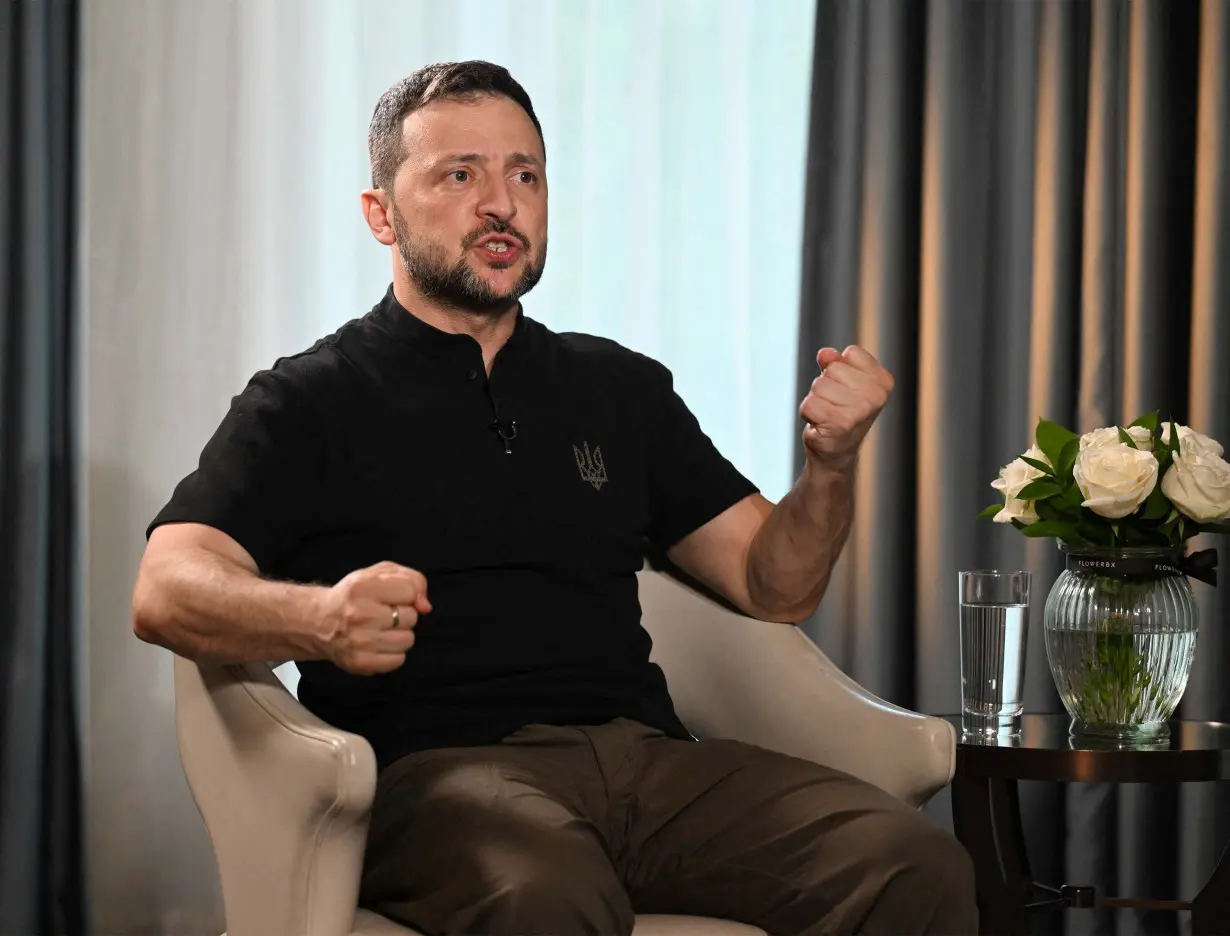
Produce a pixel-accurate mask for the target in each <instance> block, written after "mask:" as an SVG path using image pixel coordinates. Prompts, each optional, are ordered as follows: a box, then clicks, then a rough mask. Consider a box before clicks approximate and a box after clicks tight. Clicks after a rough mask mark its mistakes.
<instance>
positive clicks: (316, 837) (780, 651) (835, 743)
mask: <svg viewBox="0 0 1230 936" xmlns="http://www.w3.org/2000/svg"><path fill="white" fill-rule="evenodd" d="M639 588H640V599H641V605H642V611H643V619H644V623H645V627H646V628H647V629H648V630H649V632H650V634H651V636H652V637H653V643H654V648H653V660H654V661H655V662H657V663H658V664H659V665H660V666H661V667H662V668H663V670H664V671H665V673H666V678H667V683H668V685H669V686H670V691H671V696H672V698H673V699H674V702H675V705H676V709H677V711H678V713H679V716H680V717H681V718H682V720H683V722H684V724H686V725H687V726H688V727H689V728H690V729H691V730H692V732H693V733H694V734H695V735H696V736H697V737H699V738H706V737H726V738H734V739H738V740H742V741H747V742H750V743H754V744H758V745H760V746H761V747H765V748H770V749H774V750H777V751H781V752H783V753H786V754H790V755H793V756H796V757H803V758H809V759H812V760H815V761H818V762H821V763H824V764H827V765H829V766H832V767H836V768H838V769H840V770H844V771H846V772H848V773H851V774H853V775H855V776H857V777H860V778H862V779H864V780H867V781H869V782H871V783H874V784H876V785H877V786H879V787H881V788H883V789H884V790H887V791H888V792H889V793H892V794H893V795H894V796H897V797H898V798H900V799H901V800H903V801H905V802H907V803H909V804H911V805H913V806H915V807H920V806H922V805H923V804H924V803H925V802H926V801H927V800H928V799H930V797H931V796H933V795H934V794H935V793H936V792H937V791H938V790H940V789H941V788H942V787H943V786H944V785H945V784H947V783H948V781H949V780H950V779H951V778H952V774H953V769H954V763H955V752H956V739H955V732H954V730H953V728H952V726H951V725H949V724H948V723H947V722H945V721H943V720H941V719H937V718H931V717H928V716H924V715H919V714H917V713H914V712H910V711H907V710H905V709H902V708H898V707H896V706H894V705H891V704H889V703H887V702H884V701H882V700H880V699H877V698H876V697H874V696H872V695H871V694H870V693H868V692H867V691H866V690H865V689H863V688H862V687H861V686H859V685H858V684H857V683H856V682H854V680H852V679H850V678H849V677H848V676H846V675H845V674H844V673H842V672H841V671H840V670H839V669H837V667H835V666H834V665H833V664H832V663H831V662H830V661H829V660H828V658H827V657H825V656H824V654H823V653H821V651H820V650H819V649H818V648H817V647H816V645H815V644H814V643H812V642H811V641H810V640H809V639H808V638H807V637H806V635H804V634H803V633H802V632H801V631H799V630H798V629H797V628H795V627H793V626H791V625H789V624H771V623H767V622H764V621H756V620H752V619H750V618H747V617H745V616H743V615H741V614H738V613H736V612H734V611H731V610H728V609H727V608H725V607H724V606H722V605H720V604H719V603H718V602H715V601H713V600H712V599H710V598H708V597H706V596H704V595H702V594H701V593H700V592H698V591H696V590H694V589H692V588H691V587H689V586H687V585H684V584H682V583H681V582H680V581H677V580H676V579H674V578H671V577H670V576H668V575H667V574H665V573H664V572H661V571H653V570H646V571H642V572H641V573H639ZM174 665H175V695H176V726H177V733H178V738H179V749H180V758H181V760H182V762H183V766H184V772H185V774H186V776H187V779H188V785H189V787H190V788H191V791H192V795H193V798H194V799H195V800H196V803H197V807H198V809H199V810H200V812H201V816H202V818H203V819H204V821H205V825H206V827H207V829H208V831H209V835H210V838H211V840H212V843H213V848H214V855H215V858H216V860H217V864H218V870H219V874H220V878H221V885H222V898H223V904H224V907H225V911H226V920H227V924H228V932H229V934H230V936H412V931H411V930H408V929H406V928H405V927H402V926H399V925H397V924H395V923H392V922H391V921H389V920H387V919H385V918H383V917H381V916H379V915H377V914H374V913H371V912H369V911H366V910H357V909H356V905H357V900H358V892H359V877H360V873H361V869H362V860H363V849H364V845H365V842H366V835H367V821H368V810H369V808H370V806H371V802H372V797H373V794H374V791H375V785H376V764H375V758H374V756H373V754H372V750H371V747H370V746H369V745H368V743H367V742H366V741H365V740H364V739H363V738H361V737H358V736H357V735H353V734H349V733H347V732H344V731H339V730H337V729H335V728H333V727H331V726H329V725H327V724H325V723H324V722H322V721H321V720H320V719H318V718H316V717H315V716H314V715H312V714H311V713H310V712H308V711H307V710H306V709H305V708H304V707H303V706H301V705H300V704H299V703H298V701H296V699H295V698H294V696H292V695H291V694H290V692H288V691H287V690H286V688H285V687H284V686H283V685H282V683H281V682H280V681H279V680H278V678H277V676H276V675H275V674H274V673H273V671H272V669H271V668H270V666H269V665H268V664H264V663H248V664H242V665H230V666H199V665H197V664H196V663H193V662H191V661H189V660H186V659H183V658H180V657H177V658H176V659H175V662H174ZM759 933H761V930H759V929H756V928H754V927H749V926H745V925H743V924H739V923H734V922H731V921H724V920H712V919H704V918H698V917H684V916H661V915H643V916H639V917H638V918H637V922H636V933H635V936H740V934H742V936H755V934H759Z"/></svg>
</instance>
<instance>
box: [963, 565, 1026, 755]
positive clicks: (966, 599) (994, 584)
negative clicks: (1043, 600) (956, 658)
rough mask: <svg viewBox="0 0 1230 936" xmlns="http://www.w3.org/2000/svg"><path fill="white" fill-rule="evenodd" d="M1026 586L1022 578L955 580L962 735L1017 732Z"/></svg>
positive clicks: (978, 575)
mask: <svg viewBox="0 0 1230 936" xmlns="http://www.w3.org/2000/svg"><path fill="white" fill-rule="evenodd" d="M1029 583H1030V573H1028V572H999V571H994V570H990V571H976V572H962V573H961V574H960V587H961V725H962V728H963V729H964V730H965V731H966V732H967V733H971V734H980V735H995V734H1000V733H1003V732H1007V733H1010V734H1011V733H1014V732H1017V731H1020V728H1021V711H1022V709H1023V707H1024V704H1023V701H1022V698H1021V696H1022V691H1023V689H1024V682H1025V640H1026V637H1027V635H1028V633H1029Z"/></svg>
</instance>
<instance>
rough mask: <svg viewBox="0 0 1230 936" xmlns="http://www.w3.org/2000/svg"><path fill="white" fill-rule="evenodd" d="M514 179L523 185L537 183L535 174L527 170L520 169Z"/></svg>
mask: <svg viewBox="0 0 1230 936" xmlns="http://www.w3.org/2000/svg"><path fill="white" fill-rule="evenodd" d="M514 178H515V179H516V180H517V181H518V182H520V183H522V184H523V185H533V184H534V183H535V182H537V181H538V175H537V173H534V172H531V171H530V170H529V169H522V170H521V171H520V172H518V173H517V174H516V175H515V176H514Z"/></svg>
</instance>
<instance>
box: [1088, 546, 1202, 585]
mask: <svg viewBox="0 0 1230 936" xmlns="http://www.w3.org/2000/svg"><path fill="white" fill-rule="evenodd" d="M1067 568H1068V571H1069V572H1092V573H1094V574H1096V575H1114V576H1124V577H1127V576H1132V577H1135V576H1149V575H1186V576H1188V577H1189V578H1194V579H1196V580H1197V581H1200V582H1204V583H1205V584H1207V585H1213V586H1216V585H1217V550H1216V549H1201V550H1200V551H1199V552H1194V553H1192V554H1191V555H1188V556H1174V557H1168V558H1165V559H1162V558H1149V557H1145V556H1081V555H1077V554H1075V553H1068V559H1067Z"/></svg>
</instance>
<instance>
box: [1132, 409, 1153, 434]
mask: <svg viewBox="0 0 1230 936" xmlns="http://www.w3.org/2000/svg"><path fill="white" fill-rule="evenodd" d="M1157 414H1158V411H1157V410H1154V411H1153V412H1152V413H1146V414H1145V415H1144V416H1141V417H1140V419H1136V420H1133V421H1132V422H1131V423H1129V424H1128V428H1129V429H1130V428H1131V427H1132V426H1144V427H1145V428H1146V429H1148V430H1149V431H1150V432H1157Z"/></svg>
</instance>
